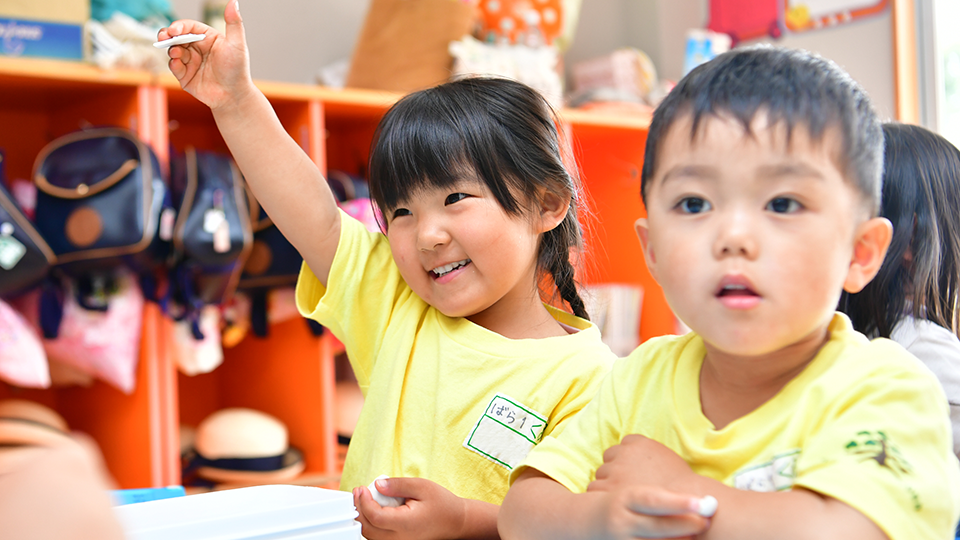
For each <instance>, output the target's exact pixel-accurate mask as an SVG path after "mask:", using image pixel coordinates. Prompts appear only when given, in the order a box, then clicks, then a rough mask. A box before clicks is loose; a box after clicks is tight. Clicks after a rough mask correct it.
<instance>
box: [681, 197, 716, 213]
mask: <svg viewBox="0 0 960 540" xmlns="http://www.w3.org/2000/svg"><path fill="white" fill-rule="evenodd" d="M677 208H679V209H680V211H681V212H684V213H686V214H699V213H701V212H706V211H707V210H710V208H711V207H710V203H709V202H707V201H706V200H705V199H701V198H700V197H686V198H684V199H683V200H681V201H680V202H679V203H677Z"/></svg>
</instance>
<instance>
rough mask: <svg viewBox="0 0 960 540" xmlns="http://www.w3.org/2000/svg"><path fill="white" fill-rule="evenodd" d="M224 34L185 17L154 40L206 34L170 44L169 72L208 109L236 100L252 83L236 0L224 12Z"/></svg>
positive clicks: (160, 32)
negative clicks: (191, 39) (177, 43)
mask: <svg viewBox="0 0 960 540" xmlns="http://www.w3.org/2000/svg"><path fill="white" fill-rule="evenodd" d="M224 19H225V20H226V22H227V27H226V35H224V34H221V33H220V32H218V31H216V30H214V29H213V28H210V27H209V26H207V25H205V24H203V23H200V22H197V21H191V20H187V19H183V20H178V21H175V22H173V23H171V24H170V26H169V27H167V28H162V29H161V30H160V31H159V32H158V33H157V39H158V40H164V39H168V38H172V37H175V36H179V35H181V34H206V36H207V37H206V38H205V39H203V40H201V41H196V42H193V43H187V44H184V45H174V46H172V47H170V49H169V51H168V53H167V54H168V55H169V56H170V62H169V64H168V65H169V67H170V72H171V73H173V76H174V77H176V78H177V80H178V81H179V82H180V86H181V87H183V89H184V90H186V91H187V92H188V93H189V94H190V95H192V96H194V97H195V98H197V99H198V100H200V101H201V102H202V103H204V104H205V105H207V106H208V107H210V108H211V109H217V108H219V107H222V106H224V105H229V104H232V103H236V102H238V101H240V100H241V99H242V97H243V96H244V94H245V93H246V92H248V91H249V90H250V89H251V87H252V86H253V81H252V80H251V79H250V65H249V64H250V63H249V61H248V58H247V43H246V38H245V37H244V32H243V22H242V20H241V19H240V12H239V11H238V7H237V2H236V1H233V2H230V3H229V4H227V7H226V10H225V11H224Z"/></svg>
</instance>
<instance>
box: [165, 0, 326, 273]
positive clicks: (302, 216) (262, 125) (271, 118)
mask: <svg viewBox="0 0 960 540" xmlns="http://www.w3.org/2000/svg"><path fill="white" fill-rule="evenodd" d="M237 4H238V2H237V1H234V2H230V3H229V4H227V8H226V10H225V12H224V19H225V20H226V23H227V26H226V33H225V34H221V33H219V32H217V31H216V30H214V29H212V28H210V27H209V26H207V25H205V24H203V23H199V22H197V21H190V20H179V21H176V22H173V23H171V24H170V26H169V27H168V28H164V29H162V30H160V32H159V34H158V36H157V37H158V39H160V40H164V39H168V38H171V37H174V36H178V35H181V34H186V33H193V34H206V35H207V37H206V38H205V39H203V40H201V41H196V42H193V43H188V44H184V45H175V46H173V47H170V50H169V55H170V63H169V66H170V71H171V72H172V73H173V75H174V76H175V77H176V78H177V80H178V81H179V82H180V86H182V87H183V89H184V90H186V91H187V92H188V93H189V94H191V95H192V96H194V97H196V98H197V99H198V100H200V101H201V102H203V103H204V104H205V105H207V106H208V107H210V109H211V111H212V112H213V117H214V119H215V120H216V123H217V128H219V130H220V133H221V135H223V139H224V141H225V142H226V143H227V147H228V148H229V149H230V153H231V154H233V158H234V159H235V160H236V162H237V165H239V167H240V170H241V171H242V172H243V175H244V178H246V180H247V183H248V184H250V187H251V189H252V190H253V193H254V195H256V197H257V200H258V202H259V203H260V204H261V205H262V206H263V208H264V209H265V210H266V212H267V214H269V215H270V218H271V219H272V220H273V222H274V223H275V224H276V225H277V227H278V228H279V229H280V231H281V232H282V233H283V235H284V236H285V237H286V238H287V240H289V241H290V243H291V244H293V246H294V247H296V248H297V250H298V251H299V252H300V254H301V255H302V256H303V259H304V261H306V263H307V265H309V266H310V269H311V270H312V271H313V273H314V274H315V275H316V276H317V279H319V280H320V282H321V283H323V284H324V285H326V283H327V277H328V275H329V272H330V264H331V262H332V261H333V256H334V254H335V253H336V250H337V243H338V242H339V239H340V214H339V212H338V211H337V203H336V199H335V198H334V196H333V193H332V192H331V191H330V188H329V186H328V185H327V182H326V180H325V179H324V178H323V175H322V174H321V172H320V170H319V169H317V166H316V164H314V163H313V161H311V159H310V158H309V156H307V155H306V153H304V151H303V150H302V149H301V148H300V146H299V145H298V144H297V143H296V141H294V140H293V139H292V138H291V137H290V135H289V134H287V132H286V130H285V129H284V128H283V126H282V125H281V124H280V120H279V119H278V118H277V115H276V112H274V110H273V107H272V106H271V105H270V102H269V101H267V98H266V97H265V96H264V95H263V93H261V92H260V90H259V89H257V87H256V86H255V85H254V83H253V80H252V79H251V77H250V61H249V57H248V53H247V43H246V37H245V36H244V30H243V21H242V20H241V18H240V12H239V8H238V5H237Z"/></svg>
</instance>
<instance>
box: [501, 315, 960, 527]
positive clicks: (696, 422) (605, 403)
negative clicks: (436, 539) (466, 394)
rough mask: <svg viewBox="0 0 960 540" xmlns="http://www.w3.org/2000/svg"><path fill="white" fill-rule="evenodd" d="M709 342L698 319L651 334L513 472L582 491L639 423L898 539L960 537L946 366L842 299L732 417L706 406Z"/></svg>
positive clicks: (736, 480) (729, 468) (724, 475)
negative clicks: (867, 325) (807, 351)
mask: <svg viewBox="0 0 960 540" xmlns="http://www.w3.org/2000/svg"><path fill="white" fill-rule="evenodd" d="M704 354H705V350H704V346H703V340H702V339H701V338H700V337H699V336H697V335H696V334H693V333H690V334H687V335H685V336H669V337H662V338H656V339H653V340H650V341H648V342H646V343H645V344H643V345H642V346H641V347H639V348H638V349H636V350H635V351H634V352H633V353H632V354H631V355H630V356H628V357H627V358H625V359H622V360H619V361H618V362H617V363H616V365H615V366H614V368H613V371H611V373H610V375H609V376H608V377H607V378H606V380H605V381H604V383H603V384H602V385H601V388H600V392H599V393H598V394H597V397H596V398H595V399H594V401H593V402H592V403H591V404H590V405H589V406H587V407H586V408H584V410H583V411H582V412H581V413H580V414H579V415H578V416H577V417H576V418H575V420H574V421H573V422H571V423H570V424H569V425H568V426H567V428H566V429H565V430H564V432H563V433H561V434H560V435H559V436H558V437H557V438H553V437H547V438H545V439H544V441H543V442H541V443H540V444H539V445H538V446H537V448H536V449H534V450H533V451H532V452H530V454H529V455H528V456H527V458H526V460H525V461H524V462H523V464H522V465H521V466H520V467H518V468H517V469H516V470H515V471H514V473H513V477H514V478H516V476H517V475H519V473H520V472H521V471H522V470H523V469H524V468H526V467H533V468H535V469H538V470H539V471H541V472H543V473H544V474H547V475H548V476H550V477H552V478H553V479H555V480H557V481H558V482H560V483H561V484H563V485H564V486H566V487H567V488H568V489H570V490H571V491H573V492H577V493H579V492H583V491H585V490H586V487H587V484H589V483H590V482H591V481H592V480H593V479H594V475H595V473H596V470H597V468H598V467H599V466H600V465H601V464H602V463H603V451H604V450H605V449H607V448H609V447H610V446H612V445H614V444H617V443H619V442H620V440H621V439H622V438H623V437H624V436H625V435H628V434H631V433H638V434H641V435H644V436H646V437H649V438H651V439H654V440H656V441H658V442H660V443H662V444H664V445H665V446H667V447H669V448H670V449H672V450H673V451H674V452H676V453H677V454H678V455H679V456H680V457H682V458H683V459H684V460H685V461H686V462H687V463H688V464H689V465H690V467H691V468H692V469H693V471H694V472H696V473H697V474H700V475H703V476H707V477H710V478H713V479H715V480H719V481H721V482H723V483H724V484H726V485H728V486H732V487H736V488H739V489H750V490H754V491H777V490H787V489H790V488H791V487H792V486H798V487H800V486H802V487H804V488H807V489H810V490H813V491H816V492H819V493H821V494H824V495H827V496H830V497H833V498H836V499H838V500H841V501H843V502H845V503H847V504H849V505H850V506H852V507H854V508H856V509H857V510H859V511H860V512H862V513H863V514H865V515H866V516H867V517H869V518H870V519H872V520H873V521H874V522H875V523H876V524H877V525H878V526H880V528H882V529H883V530H884V532H885V533H886V534H887V535H888V536H889V537H890V538H891V540H918V539H934V538H936V539H945V538H953V530H954V528H955V527H956V525H957V520H958V518H960V466H958V463H957V458H956V457H955V456H954V455H953V452H952V443H951V431H950V418H949V410H948V407H947V402H946V399H945V398H944V395H943V391H942V390H941V388H940V385H939V383H938V382H937V380H936V378H935V377H934V375H933V374H932V373H931V372H930V371H929V370H928V369H926V368H925V367H924V366H923V365H922V364H921V363H920V362H919V361H918V360H917V359H916V358H914V357H913V356H912V355H910V354H909V353H907V352H906V351H905V350H904V349H903V348H902V347H900V346H899V345H897V344H896V343H894V342H892V341H890V340H886V339H877V340H873V341H869V340H867V338H866V337H864V336H863V335H861V334H859V333H857V332H855V331H853V329H852V327H851V325H850V321H849V319H847V317H846V316H844V315H842V314H840V313H837V314H835V315H834V318H833V321H832V322H831V324H830V339H829V341H828V342H827V344H826V345H824V347H823V348H822V349H821V350H820V352H819V353H818V354H817V356H816V357H815V358H814V360H813V361H812V362H811V363H810V364H809V365H808V366H807V367H806V368H805V369H804V370H803V371H802V372H801V373H800V374H799V375H797V376H796V377H795V378H794V379H793V380H792V381H790V382H789V383H788V384H787V385H786V386H785V387H784V388H783V389H782V390H781V391H780V392H779V393H778V394H777V395H776V396H774V397H773V398H772V399H770V400H769V401H768V402H766V403H764V404H763V405H762V406H760V407H759V408H757V409H756V410H754V411H753V412H751V413H749V414H747V415H746V416H743V417H741V418H739V419H737V420H736V421H734V422H731V423H730V424H729V425H727V426H726V427H724V428H723V429H720V430H716V429H714V427H713V424H711V423H710V421H709V420H708V419H707V418H706V417H705V416H704V415H703V413H702V412H701V408H700V390H699V374H700V367H701V365H702V362H703V357H704Z"/></svg>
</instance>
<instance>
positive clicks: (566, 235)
mask: <svg viewBox="0 0 960 540" xmlns="http://www.w3.org/2000/svg"><path fill="white" fill-rule="evenodd" d="M562 148H563V147H562V146H561V142H560V137H559V135H558V133H557V118H556V113H555V111H554V110H553V109H552V108H551V107H550V105H549V104H548V103H547V102H546V101H545V100H544V99H543V97H542V96H541V95H540V94H539V93H538V92H537V91H536V90H534V89H532V88H530V87H529V86H527V85H525V84H522V83H520V82H517V81H513V80H509V79H503V78H492V77H471V78H464V79H459V80H456V81H452V82H448V83H445V84H442V85H439V86H436V87H433V88H428V89H426V90H421V91H419V92H415V93H412V94H409V95H407V96H405V97H403V98H402V99H400V101H398V102H397V103H396V104H395V105H394V106H393V107H391V108H390V110H389V111H387V113H386V115H384V117H383V120H381V122H380V124H379V126H378V127H377V131H376V133H375V135H374V140H373V146H372V149H371V152H370V171H369V176H370V195H371V197H372V198H373V200H374V202H375V203H376V204H377V206H378V207H379V208H380V209H381V210H382V211H383V215H389V214H390V211H391V210H393V209H396V208H397V207H398V205H400V204H402V202H403V201H404V200H407V199H408V198H409V197H411V196H414V195H415V193H416V192H417V191H418V190H420V189H426V188H435V187H443V186H448V185H451V184H453V183H454V182H456V181H458V180H461V179H463V178H464V177H465V176H472V175H476V176H477V177H479V178H480V179H481V180H482V181H483V183H484V184H486V186H487V187H488V188H489V189H490V191H491V192H492V193H493V194H494V196H495V197H496V199H497V201H498V202H499V203H500V206H501V207H503V209H504V211H505V212H507V213H508V214H511V215H514V216H521V215H523V214H524V213H525V212H526V211H528V210H530V209H531V208H533V207H534V206H535V203H536V202H537V197H539V196H540V192H541V191H542V190H546V191H549V192H553V193H555V194H557V195H559V196H561V198H563V199H567V200H569V201H570V209H569V210H568V211H567V215H566V217H565V218H564V219H563V221H562V222H561V223H560V225H558V226H557V227H556V228H554V229H553V230H551V231H548V232H546V233H544V234H543V235H541V238H540V246H539V249H538V255H537V268H538V270H539V272H541V273H544V272H545V273H549V274H550V276H551V277H552V278H553V282H554V283H555V284H556V287H557V291H558V292H559V294H560V297H561V298H562V299H563V300H564V301H565V302H566V303H567V304H569V305H570V308H571V309H572V310H573V312H574V314H575V315H577V316H579V317H582V318H584V319H588V318H589V316H588V315H587V311H586V309H585V307H584V303H583V300H582V299H581V298H580V294H579V293H578V291H577V284H576V281H575V279H574V268H573V266H572V264H571V263H570V248H577V249H581V248H582V247H583V233H582V230H581V227H580V223H579V221H578V219H577V211H578V206H579V205H578V201H579V199H580V186H579V182H578V180H577V178H576V177H575V176H574V175H573V174H571V172H570V171H569V170H568V169H567V167H566V166H565V165H564V161H563V155H564V152H563V150H562ZM386 226H387V225H386V223H381V227H382V228H383V229H384V230H386Z"/></svg>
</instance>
